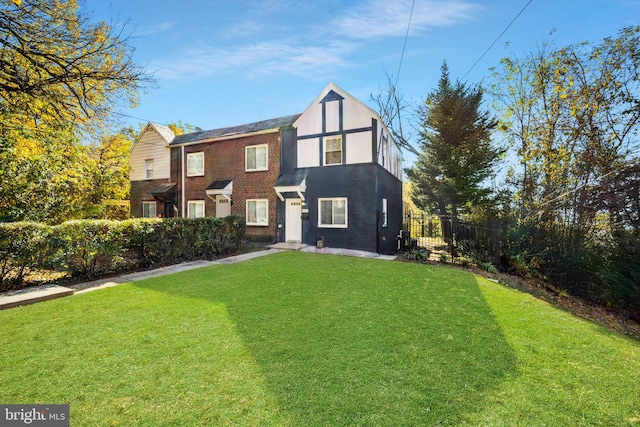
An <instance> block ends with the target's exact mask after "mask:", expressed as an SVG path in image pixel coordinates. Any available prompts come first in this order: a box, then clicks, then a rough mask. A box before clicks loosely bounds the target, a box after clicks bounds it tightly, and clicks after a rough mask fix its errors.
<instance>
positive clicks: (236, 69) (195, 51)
mask: <svg viewBox="0 0 640 427" xmlns="http://www.w3.org/2000/svg"><path fill="white" fill-rule="evenodd" d="M282 1H285V2H286V1H288V0H266V3H262V6H263V7H266V6H265V5H267V4H268V5H270V6H271V8H275V5H276V4H277V5H279V6H281V5H282V3H281V2H282ZM272 2H275V3H272ZM267 9H268V8H267ZM478 9H479V6H478V5H477V4H474V3H468V2H464V1H462V0H453V1H442V0H426V1H425V0H422V1H420V0H417V1H416V4H415V8H414V11H413V16H412V20H411V28H412V33H414V34H416V33H419V32H420V31H424V30H425V29H427V28H430V27H438V26H447V25H454V24H457V23H460V22H465V21H468V20H470V19H472V18H473V15H474V13H475V12H476V11H477V10H478ZM410 11H411V0H365V1H363V2H361V3H360V4H359V5H358V6H356V7H351V8H348V9H337V10H336V11H335V13H336V14H337V15H338V16H336V17H334V18H329V20H328V21H325V22H324V24H321V25H320V24H314V25H311V24H309V25H306V26H305V25H304V24H302V25H298V26H296V27H295V30H292V31H296V33H295V37H291V36H289V37H286V38H275V37H276V36H274V39H269V38H268V36H266V35H265V34H266V31H264V32H262V35H263V37H264V38H266V39H264V40H263V41H261V42H252V43H246V44H241V42H240V41H241V40H246V39H247V36H252V35H253V36H255V34H252V33H257V32H261V31H262V30H264V29H265V28H267V24H264V23H261V24H259V23H258V22H252V21H253V20H252V19H251V18H247V20H246V21H245V22H244V23H240V24H235V25H232V26H230V27H228V28H227V29H226V30H225V32H224V35H225V36H226V37H229V36H230V35H236V36H237V37H236V38H231V40H235V41H236V43H240V44H238V45H235V46H230V47H225V48H220V47H208V46H199V47H193V48H187V49H184V50H183V51H182V52H181V54H180V55H179V56H178V57H176V58H172V59H171V60H169V61H166V62H164V63H162V64H158V63H156V64H153V65H154V66H155V68H157V69H158V72H157V73H156V75H157V76H158V77H160V78H164V79H169V80H174V79H180V78H194V77H212V76H215V75H219V74H226V73H241V74H244V75H246V76H247V77H254V76H257V75H270V74H275V73H282V74H291V75H296V76H302V77H311V78H313V77H316V76H318V75H321V74H322V73H323V72H324V70H326V69H327V68H331V69H339V68H344V67H347V66H349V65H350V64H351V62H350V60H349V57H350V56H352V55H353V54H355V53H357V52H358V50H359V49H360V48H361V47H362V46H363V44H364V42H365V40H367V39H374V38H378V39H379V38H386V37H400V36H402V37H404V35H405V34H406V31H407V24H408V23H409V15H410ZM327 22H328V23H327ZM166 25H170V23H164V24H159V26H158V29H160V28H163V26H166ZM226 37H225V38H226ZM227 40H229V39H227Z"/></svg>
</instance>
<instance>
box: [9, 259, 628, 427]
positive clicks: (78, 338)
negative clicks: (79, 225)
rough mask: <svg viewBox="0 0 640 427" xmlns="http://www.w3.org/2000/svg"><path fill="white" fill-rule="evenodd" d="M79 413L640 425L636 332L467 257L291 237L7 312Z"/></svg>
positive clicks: (135, 421) (50, 390)
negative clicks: (320, 250)
mask: <svg viewBox="0 0 640 427" xmlns="http://www.w3.org/2000/svg"><path fill="white" fill-rule="evenodd" d="M0 325H1V326H0V343H1V345H0V403H69V404H70V405H71V425H72V426H89V425H91V426H103V425H104V426H107V425H119V426H136V425H144V426H163V425H175V426H191V425H294V426H310V425H323V426H339V425H345V426H353V425H388V426H399V425H435V424H448V425H465V424H466V425H487V426H497V425H506V426H513V425H522V426H532V425H549V426H566V425H581V426H584V425H640V343H638V342H637V341H633V340H631V339H628V338H625V337H622V336H619V335H616V334H615V333H612V332H610V331H608V330H606V329H603V328H602V327H600V326H597V325H595V324H592V323H590V322H587V321H584V320H581V319H578V318H575V317H573V316H571V315H569V314H567V313H565V312H562V311H559V310H557V309H555V308H553V307H551V306H549V305H548V304H546V303H544V302H541V301H538V300H536V299H534V298H533V297H531V296H529V295H526V294H522V293H519V292H517V291H514V290H511V289H507V288H504V287H502V286H500V285H497V284H494V283H492V282H489V281H487V280H485V279H483V278H480V277H477V276H474V275H472V274H470V273H468V272H464V271H459V270H456V269H450V268H447V267H440V266H426V265H418V264H408V263H401V262H385V261H379V260H370V259H360V258H351V257H341V256H330V255H317V254H309V253H298V252H286V253H279V254H275V255H270V256H267V257H263V258H257V259H254V260H251V261H247V262H243V263H240V264H234V265H218V266H213V267H209V268H203V269H198V270H192V271H187V272H183V273H179V274H175V275H171V276H165V277H160V278H155V279H150V280H146V281H141V282H137V283H132V284H126V285H120V286H117V287H114V288H108V289H103V290H99V291H95V292H89V293H86V294H82V295H76V296H73V297H69V298H63V299H59V300H55V301H50V302H46V303H40V304H36V305H32V306H25V307H20V308H15V309H10V310H6V311H3V312H0Z"/></svg>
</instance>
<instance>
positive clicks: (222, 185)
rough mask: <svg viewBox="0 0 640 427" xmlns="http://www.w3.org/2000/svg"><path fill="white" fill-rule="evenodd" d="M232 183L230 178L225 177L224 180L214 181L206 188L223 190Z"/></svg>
mask: <svg viewBox="0 0 640 427" xmlns="http://www.w3.org/2000/svg"><path fill="white" fill-rule="evenodd" d="M230 183H231V180H230V179H225V180H224V181H213V182H212V183H211V184H209V186H208V187H207V188H205V190H222V189H223V188H225V187H226V186H227V185H229V184H230Z"/></svg>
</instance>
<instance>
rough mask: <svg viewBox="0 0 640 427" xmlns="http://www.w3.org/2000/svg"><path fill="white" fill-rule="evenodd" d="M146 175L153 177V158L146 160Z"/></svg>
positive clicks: (147, 177)
mask: <svg viewBox="0 0 640 427" xmlns="http://www.w3.org/2000/svg"><path fill="white" fill-rule="evenodd" d="M144 177H145V178H146V179H153V159H147V160H145V161H144Z"/></svg>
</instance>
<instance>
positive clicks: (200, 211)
mask: <svg viewBox="0 0 640 427" xmlns="http://www.w3.org/2000/svg"><path fill="white" fill-rule="evenodd" d="M203 217H204V200H190V201H188V202H187V218H203Z"/></svg>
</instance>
